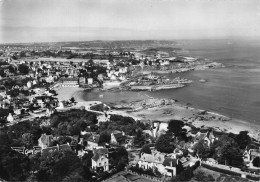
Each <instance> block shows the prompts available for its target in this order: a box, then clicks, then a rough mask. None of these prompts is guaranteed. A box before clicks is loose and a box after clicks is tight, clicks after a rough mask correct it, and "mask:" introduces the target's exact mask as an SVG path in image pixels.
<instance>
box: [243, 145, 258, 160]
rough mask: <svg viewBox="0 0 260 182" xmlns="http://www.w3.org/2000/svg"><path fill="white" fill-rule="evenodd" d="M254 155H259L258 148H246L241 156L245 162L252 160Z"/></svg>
mask: <svg viewBox="0 0 260 182" xmlns="http://www.w3.org/2000/svg"><path fill="white" fill-rule="evenodd" d="M256 157H260V148H258V149H248V148H246V150H245V152H244V153H243V158H244V161H245V162H252V161H253V160H254V159H255V158H256Z"/></svg>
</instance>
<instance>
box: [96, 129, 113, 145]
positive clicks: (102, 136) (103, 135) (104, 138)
mask: <svg viewBox="0 0 260 182" xmlns="http://www.w3.org/2000/svg"><path fill="white" fill-rule="evenodd" d="M110 140H111V135H110V133H109V132H107V131H103V132H101V133H100V137H99V142H100V143H103V142H105V143H110Z"/></svg>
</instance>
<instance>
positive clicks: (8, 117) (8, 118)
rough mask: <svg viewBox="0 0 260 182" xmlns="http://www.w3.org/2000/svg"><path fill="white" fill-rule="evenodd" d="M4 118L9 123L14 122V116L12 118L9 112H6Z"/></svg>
mask: <svg viewBox="0 0 260 182" xmlns="http://www.w3.org/2000/svg"><path fill="white" fill-rule="evenodd" d="M6 120H7V121H8V122H9V123H13V122H14V118H13V116H12V114H11V113H9V114H8V116H7V118H6Z"/></svg>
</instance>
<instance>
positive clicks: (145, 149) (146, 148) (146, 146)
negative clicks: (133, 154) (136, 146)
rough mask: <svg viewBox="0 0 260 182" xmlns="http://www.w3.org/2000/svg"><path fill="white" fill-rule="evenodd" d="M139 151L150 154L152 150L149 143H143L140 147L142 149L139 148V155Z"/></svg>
mask: <svg viewBox="0 0 260 182" xmlns="http://www.w3.org/2000/svg"><path fill="white" fill-rule="evenodd" d="M141 153H146V154H151V153H152V151H151V149H150V147H149V145H144V146H143V147H142V149H141V150H140V155H141Z"/></svg>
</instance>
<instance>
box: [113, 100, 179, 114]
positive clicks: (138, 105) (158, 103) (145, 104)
mask: <svg viewBox="0 0 260 182" xmlns="http://www.w3.org/2000/svg"><path fill="white" fill-rule="evenodd" d="M175 102H176V101H175V100H173V99H153V98H152V99H147V100H143V101H137V102H133V103H130V104H122V105H118V106H113V107H114V108H118V109H120V110H121V109H129V110H131V111H132V112H133V111H134V112H136V111H140V110H143V109H149V108H154V107H162V106H165V105H172V104H174V103H175Z"/></svg>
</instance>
